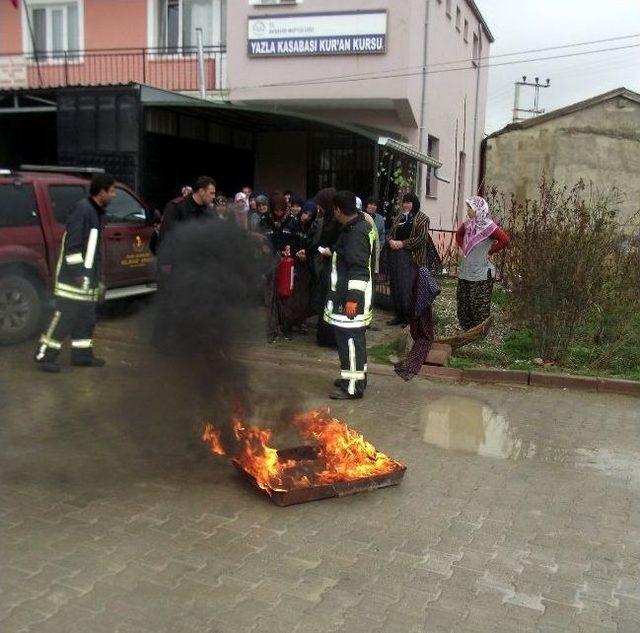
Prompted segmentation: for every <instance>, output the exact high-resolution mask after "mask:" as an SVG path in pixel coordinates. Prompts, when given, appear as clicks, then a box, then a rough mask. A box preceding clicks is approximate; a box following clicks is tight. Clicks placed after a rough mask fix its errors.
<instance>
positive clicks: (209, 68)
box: [0, 45, 227, 92]
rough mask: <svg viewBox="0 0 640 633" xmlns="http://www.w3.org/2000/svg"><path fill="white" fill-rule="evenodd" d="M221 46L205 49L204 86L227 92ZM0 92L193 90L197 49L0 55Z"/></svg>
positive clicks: (197, 81) (196, 83)
mask: <svg viewBox="0 0 640 633" xmlns="http://www.w3.org/2000/svg"><path fill="white" fill-rule="evenodd" d="M226 51H227V49H226V46H224V45H223V46H204V47H203V64H202V67H203V68H204V84H205V85H204V87H205V90H206V91H207V92H211V91H220V90H225V89H226ZM0 78H1V80H0V89H2V88H5V89H6V88H60V87H67V86H104V85H113V84H127V83H131V82H134V83H141V84H147V85H150V86H154V87H157V88H164V89H166V90H178V91H185V92H191V91H194V92H196V91H198V90H200V76H199V66H198V49H197V47H184V46H183V47H180V48H114V49H94V50H84V51H38V52H37V53H30V54H2V55H0Z"/></svg>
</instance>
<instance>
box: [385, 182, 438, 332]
mask: <svg viewBox="0 0 640 633" xmlns="http://www.w3.org/2000/svg"><path fill="white" fill-rule="evenodd" d="M428 241H429V218H428V216H427V215H426V214H424V213H421V212H420V200H418V197H417V196H416V195H415V194H414V193H405V194H404V196H403V198H402V208H401V209H400V213H398V215H397V216H396V217H395V218H394V220H393V223H392V225H391V229H390V231H389V239H388V241H387V244H388V246H389V264H388V265H389V282H390V285H391V298H392V300H393V310H394V312H395V318H393V319H392V320H391V321H389V322H388V323H387V325H402V326H403V327H404V326H406V325H407V324H408V323H409V321H410V320H411V295H412V292H413V285H414V282H415V278H416V274H417V272H418V268H420V267H421V266H424V267H427V264H428V261H427V260H428V248H427V245H428Z"/></svg>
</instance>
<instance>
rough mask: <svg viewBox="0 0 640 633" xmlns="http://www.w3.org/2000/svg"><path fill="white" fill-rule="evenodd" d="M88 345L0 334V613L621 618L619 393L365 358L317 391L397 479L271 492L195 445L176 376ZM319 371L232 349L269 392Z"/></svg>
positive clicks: (200, 622) (569, 622)
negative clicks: (35, 343)
mask: <svg viewBox="0 0 640 633" xmlns="http://www.w3.org/2000/svg"><path fill="white" fill-rule="evenodd" d="M107 331H108V327H107V328H106V329H105V328H103V330H102V332H103V333H105V332H107ZM114 332H117V328H116V329H114ZM100 349H101V351H102V352H103V353H104V354H105V355H106V356H107V358H108V359H109V361H110V363H109V366H108V367H106V368H104V369H103V370H93V369H91V370H86V369H79V368H76V369H71V368H65V371H64V372H63V373H62V374H61V375H58V376H49V375H44V374H40V373H37V372H35V371H34V370H33V367H32V364H31V361H30V358H29V353H30V351H31V346H26V345H25V346H18V347H13V348H10V349H8V348H5V349H2V350H0V377H1V378H0V402H2V409H1V410H2V422H1V423H0V434H1V435H0V474H1V476H2V481H1V485H0V494H1V503H0V557H1V560H2V572H1V579H0V583H1V591H2V593H0V603H1V604H0V630H1V631H2V632H3V633H19V632H29V633H57V632H60V633H76V632H77V633H102V632H105V633H107V632H108V633H134V632H135V633H146V632H153V633H160V632H163V631H167V632H169V633H182V632H184V633H196V632H203V633H204V632H209V633H279V632H280V631H282V632H286V633H305V632H309V633H325V632H327V633H328V632H330V631H345V632H346V631H348V632H350V633H358V632H360V631H363V632H367V633H376V632H383V633H411V632H414V631H415V632H433V633H440V632H443V633H444V632H453V631H455V632H460V633H472V632H473V633H479V632H485V631H486V632H502V631H504V632H518V633H528V632H532V633H533V632H539V633H560V632H562V633H637V632H638V631H640V504H639V495H640V413H639V403H638V400H635V399H632V398H627V397H622V396H620V397H618V396H603V395H597V394H582V393H576V392H568V391H555V390H545V389H509V388H502V387H478V386H473V385H469V386H448V385H443V384H438V383H430V382H427V381H419V382H418V381H415V382H414V383H411V384H408V385H407V384H403V383H401V382H400V381H398V380H396V379H394V378H393V377H384V376H373V377H372V379H371V384H370V388H369V391H368V393H367V396H366V399H365V400H363V401H361V402H356V403H340V404H338V405H335V406H334V408H333V412H334V413H335V414H336V415H338V416H340V417H343V418H344V419H345V420H347V421H348V422H349V423H350V424H351V425H352V426H353V427H355V428H357V429H359V430H360V431H362V432H363V433H364V434H365V436H366V437H367V438H368V439H369V440H370V441H372V442H373V443H374V444H375V445H376V446H377V447H378V448H379V449H380V450H383V451H385V452H387V453H389V454H390V455H391V456H393V457H395V458H397V459H399V460H401V461H402V462H404V463H405V464H406V465H407V467H408V471H407V474H406V477H405V479H404V481H403V482H402V484H401V485H400V486H398V487H395V488H389V489H385V490H379V491H376V492H371V493H366V494H361V495H357V496H353V497H346V498H341V499H332V500H326V501H320V502H314V503H308V504H304V505H299V506H294V507H290V508H279V507H276V506H274V505H272V504H271V503H270V502H269V501H268V500H267V499H266V498H263V497H262V496H260V495H259V494H258V493H257V492H256V491H254V490H252V489H251V488H250V487H249V486H247V485H246V483H245V482H243V481H242V480H241V479H240V478H239V477H238V475H237V474H236V473H235V471H234V469H233V468H232V467H231V466H230V465H229V464H228V463H225V462H224V461H223V460H220V459H215V458H213V457H212V456H209V455H207V454H206V452H205V451H204V449H203V447H202V446H201V445H200V442H199V441H198V439H197V437H196V436H195V431H194V430H193V426H192V425H194V424H195V422H197V421H202V418H203V417H206V416H208V415H215V412H212V411H206V407H205V408H204V409H203V405H202V404H201V403H200V404H198V403H195V402H194V398H192V397H190V396H189V384H188V381H187V384H184V381H183V382H181V381H180V380H175V381H174V380H172V379H169V380H167V377H166V375H164V376H163V377H160V376H158V375H156V373H155V372H154V366H153V364H152V363H150V362H149V360H148V359H147V358H146V352H145V350H144V347H143V346H142V345H141V344H139V343H137V342H136V341H130V340H128V337H126V336H123V337H122V340H118V336H112V337H111V339H110V340H107V341H103V342H102V344H101V345H100ZM274 354H277V350H275V351H274ZM214 378H215V377H214ZM332 378H333V374H332V373H331V372H329V371H327V370H323V369H309V368H308V367H307V368H304V367H301V366H297V365H292V366H291V367H288V368H287V367H284V368H283V367H279V366H276V365H273V364H269V363H265V362H259V363H256V364H254V366H253V367H252V383H253V385H254V387H255V389H256V392H257V393H258V394H267V395H268V394H270V395H274V394H276V395H278V396H279V397H281V398H282V404H283V405H285V404H287V400H288V399H293V400H295V401H297V402H304V403H305V405H308V407H309V408H311V407H314V406H322V405H324V406H326V405H327V401H326V400H325V399H324V397H323V396H324V394H325V393H326V392H327V389H328V385H329V383H330V381H331V379H332ZM196 400H197V399H196ZM259 401H260V403H261V404H260V407H263V410H264V411H267V410H273V404H271V405H268V398H266V397H265V400H264V403H263V401H262V400H259ZM265 403H267V404H265ZM270 407H271V408H270ZM265 415H266V413H265ZM283 437H284V435H283Z"/></svg>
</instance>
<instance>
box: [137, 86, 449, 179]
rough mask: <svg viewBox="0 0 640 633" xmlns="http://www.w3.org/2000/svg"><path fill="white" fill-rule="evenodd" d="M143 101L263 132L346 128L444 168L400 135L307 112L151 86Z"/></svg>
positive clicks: (145, 88)
mask: <svg viewBox="0 0 640 633" xmlns="http://www.w3.org/2000/svg"><path fill="white" fill-rule="evenodd" d="M141 101H142V104H143V105H149V106H153V105H157V106H187V107H192V108H193V107H197V108H211V109H215V110H216V118H217V119H219V120H220V122H221V123H224V122H227V123H229V124H230V125H234V124H236V125H237V124H239V123H242V124H243V125H245V126H247V125H248V126H249V127H250V128H251V129H252V131H264V130H268V129H274V128H281V127H282V128H284V129H294V128H295V129H300V127H301V126H302V127H309V128H315V129H317V128H318V127H325V128H330V129H334V130H335V129H338V130H343V131H345V132H349V133H351V134H355V135H357V136H361V137H363V138H366V139H368V140H370V141H373V142H374V143H376V144H377V145H380V146H381V147H386V148H387V149H390V150H392V151H395V152H398V153H400V154H403V155H404V156H408V157H409V158H413V159H415V160H417V161H418V162H419V163H423V164H424V165H428V166H429V167H433V168H434V169H435V170H436V172H437V170H438V169H440V168H441V167H442V163H440V162H438V161H437V160H436V159H435V158H432V157H431V156H429V155H428V154H425V153H424V152H420V151H418V150H417V149H416V148H415V147H413V145H410V144H409V143H404V142H403V141H401V140H400V139H398V138H393V137H392V136H390V135H389V133H388V132H387V133H386V136H382V135H381V134H380V133H377V132H376V131H375V130H371V129H366V128H363V127H360V126H357V125H350V124H347V123H342V122H337V121H333V120H328V119H323V118H322V117H317V116H313V115H309V114H305V113H300V112H293V111H290V110H283V109H281V108H266V107H255V106H251V107H249V106H243V105H237V104H231V103H226V102H221V101H208V100H207V101H205V100H202V99H199V98H197V97H191V96H188V95H183V94H180V93H177V92H171V91H167V90H162V89H159V88H154V87H151V86H141Z"/></svg>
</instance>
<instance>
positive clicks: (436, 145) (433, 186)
mask: <svg viewBox="0 0 640 633" xmlns="http://www.w3.org/2000/svg"><path fill="white" fill-rule="evenodd" d="M427 154H428V155H429V156H431V158H435V159H436V160H438V158H439V155H440V139H437V138H436V137H435V136H431V134H429V136H428V137H427ZM425 194H426V195H427V196H428V197H429V198H437V197H438V180H437V179H436V170H435V169H434V168H433V167H431V165H427V182H426V185H425Z"/></svg>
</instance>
